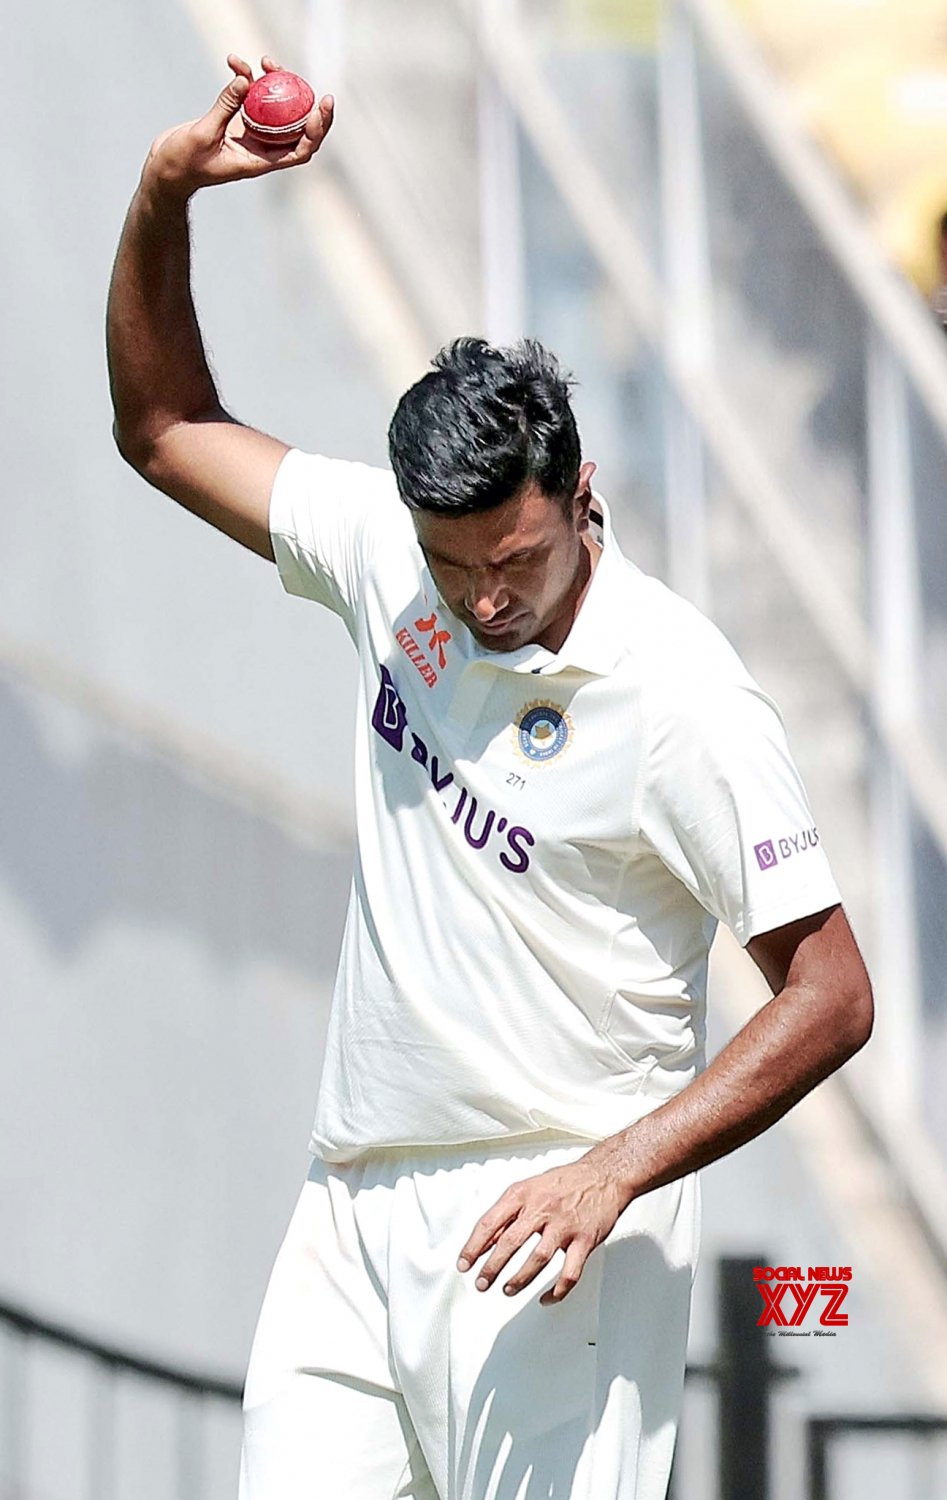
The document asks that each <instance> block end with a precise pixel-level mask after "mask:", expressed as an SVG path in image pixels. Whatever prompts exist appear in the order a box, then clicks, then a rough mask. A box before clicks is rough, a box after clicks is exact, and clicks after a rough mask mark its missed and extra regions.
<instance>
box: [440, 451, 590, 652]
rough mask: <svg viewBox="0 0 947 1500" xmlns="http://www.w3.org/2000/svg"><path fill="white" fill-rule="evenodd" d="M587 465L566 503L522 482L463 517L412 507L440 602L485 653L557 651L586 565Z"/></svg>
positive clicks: (588, 476) (583, 467)
mask: <svg viewBox="0 0 947 1500" xmlns="http://www.w3.org/2000/svg"><path fill="white" fill-rule="evenodd" d="M594 472H595V464H594V463H585V464H583V465H582V467H581V469H580V470H579V482H578V485H577V487H576V492H575V495H574V497H573V499H572V502H571V504H570V505H569V506H567V507H565V508H564V507H563V506H562V504H561V503H560V502H559V501H558V500H550V499H549V498H548V497H547V496H546V495H544V494H543V493H542V491H541V490H540V489H539V488H538V486H537V485H536V484H535V483H534V482H533V481H530V483H529V484H528V485H526V486H525V487H524V488H523V489H522V490H521V491H520V493H519V494H518V495H515V496H514V497H513V498H512V499H511V500H507V501H506V502H505V503H504V504H503V505H498V506H497V507H496V508H495V509H494V510H488V511H477V512H474V513H473V514H471V515H466V516H439V515H434V514H432V512H430V511H423V510H422V511H413V512H412V515H413V517H414V526H415V530H416V532H417V537H418V542H419V544H420V547H421V551H422V552H423V553H424V556H425V559H426V561H427V565H428V567H429V569H430V571H431V576H432V578H433V579H434V582H435V583H436V585H437V589H438V593H439V594H440V596H441V598H442V599H443V600H444V603H445V604H446V605H447V607H448V608H449V609H450V610H451V611H452V613H453V614H455V615H456V616H457V618H458V619H459V620H462V621H463V622H464V624H465V625H466V626H467V628H468V629H469V630H470V632H471V634H472V635H473V637H474V638H475V640H476V641H478V642H479V644H480V645H481V646H483V647H485V648H486V649H487V650H488V651H516V650H517V649H518V648H519V647H520V646H525V645H526V644H527V643H528V642H533V641H535V642H537V643H538V644H540V645H543V646H546V647H547V649H548V650H550V651H558V649H559V647H560V646H561V645H562V643H563V641H564V640H565V638H566V636H567V635H568V633H569V627H570V626H571V624H572V620H573V618H574V614H575V604H576V599H577V597H578V594H579V592H580V591H581V589H582V587H583V586H584V583H585V582H586V581H587V579H588V576H589V572H590V568H589V560H588V551H587V547H586V542H585V536H586V534H587V532H588V515H589V502H590V500H591V498H592V491H591V488H590V485H591V479H592V475H593V474H594Z"/></svg>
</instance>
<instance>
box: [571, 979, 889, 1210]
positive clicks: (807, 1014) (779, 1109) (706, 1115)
mask: <svg viewBox="0 0 947 1500" xmlns="http://www.w3.org/2000/svg"><path fill="white" fill-rule="evenodd" d="M858 1014H859V1012H858V1008H857V1007H856V1006H854V1005H849V1004H846V1005H845V1006H842V1005H841V1004H834V1005H833V1004H831V1003H830V1002H829V1000H828V999H827V997H826V995H825V994H824V993H820V992H818V991H813V990H809V989H807V988H806V987H804V986H795V987H787V988H786V989H784V990H782V991H781V992H780V994H778V995H776V996H775V997H774V998H773V999H772V1000H771V1001H769V1003H768V1004H767V1005H765V1006H764V1007H763V1008H762V1010H760V1011H758V1012H757V1014H756V1015H755V1016H753V1017H752V1019H751V1020H750V1021H748V1022H747V1024H746V1026H744V1027H743V1029H742V1030H741V1031H739V1032H738V1033H737V1035H736V1036H735V1037H734V1038H733V1039H732V1041H730V1042H729V1043H728V1044H727V1046H726V1047H724V1048H723V1050H722V1051H721V1052H720V1053H718V1055H717V1056H716V1057H715V1058H714V1060H713V1062H711V1064H710V1065H709V1066H708V1067H707V1068H706V1070H705V1071H704V1072H703V1073H701V1074H700V1075H699V1076H698V1077H697V1078H695V1079H694V1081H693V1083H691V1084H690V1085H689V1086H688V1087H687V1088H685V1089H683V1090H682V1091H681V1093H680V1094H678V1095H676V1097H675V1098H673V1099H670V1100H668V1102H667V1103H666V1104H662V1105H661V1106H660V1107H659V1108H658V1109H656V1110H653V1111H652V1112H651V1113H650V1114H648V1115H645V1116H644V1118H643V1119H641V1120H639V1121H638V1122H637V1123H636V1124H634V1125H632V1126H630V1127H629V1128H628V1129H627V1130H624V1131H621V1132H620V1133H619V1134H617V1135H613V1136H609V1137H608V1138H607V1139H606V1140H604V1141H602V1142H600V1143H599V1144H598V1145H597V1146H594V1147H593V1148H592V1150H591V1151H590V1152H589V1157H590V1158H594V1159H595V1160H596V1162H597V1164H598V1165H599V1166H600V1167H601V1168H602V1170H603V1172H605V1173H606V1174H607V1176H608V1177H609V1178H610V1179H612V1180H613V1181H618V1182H620V1183H621V1184H622V1188H623V1194H624V1195H627V1199H628V1201H629V1202H630V1201H631V1199H632V1198H637V1197H640V1196H641V1194H642V1193H647V1192H650V1191H651V1190H652V1189H653V1188H657V1187H661V1186H663V1184H664V1183H667V1182H673V1181H674V1180H675V1179H676V1178H678V1177H683V1176H685V1175H686V1174H687V1173H688V1172H694V1171H697V1170H698V1169H699V1168H700V1167H705V1166H708V1165H709V1163H710V1162H713V1161H716V1160H717V1159H718V1158H719V1157H721V1156H725V1155H727V1153H728V1152H730V1151H733V1150H734V1149H735V1148H736V1147H737V1146H742V1145H744V1144H745V1143H746V1142H747V1141H750V1140H753V1138H754V1137H755V1136H757V1135H760V1134H761V1133H762V1132H763V1131H764V1130H766V1129H768V1128H769V1126H770V1125H773V1124H775V1122H776V1121H777V1120H779V1119H781V1117H782V1116H783V1115H784V1114H786V1113H787V1111H788V1110H790V1109H791V1108H792V1106H793V1105H794V1104H796V1103H797V1102H798V1101H799V1100H800V1099H802V1098H803V1097H804V1096H805V1095H806V1094H807V1093H809V1091H810V1090H811V1089H813V1088H815V1086H816V1084H818V1083H821V1082H822V1080H823V1079H824V1078H827V1077H828V1076H829V1075H830V1074H831V1073H833V1072H835V1070H836V1069H837V1068H839V1067H841V1065H842V1064H843V1063H844V1062H846V1061H847V1060H848V1058H849V1057H851V1056H852V1055H853V1054H854V1053H855V1052H856V1051H857V1050H858V1048H859V1047H860V1046H861V1045H862V1044H863V1041H864V1040H865V1036H864V1035H863V1034H862V1033H861V1031H860V1030H859V1022H858V1021H857V1019H852V1020H851V1021H849V1020H845V1019H843V1017H848V1018H857V1016H858Z"/></svg>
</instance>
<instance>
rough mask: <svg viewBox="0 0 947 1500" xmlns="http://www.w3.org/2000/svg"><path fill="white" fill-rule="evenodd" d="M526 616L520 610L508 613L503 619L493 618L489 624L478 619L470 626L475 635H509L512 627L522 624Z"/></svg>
mask: <svg viewBox="0 0 947 1500" xmlns="http://www.w3.org/2000/svg"><path fill="white" fill-rule="evenodd" d="M525 617H526V616H525V612H524V611H523V610H520V611H519V613H518V614H515V615H508V616H507V617H506V618H505V619H503V620H491V621H490V622H489V624H487V625H484V624H482V623H481V622H479V621H478V622H477V623H476V624H474V625H471V627H470V628H471V630H472V631H473V632H474V634H475V635H479V634H481V633H483V634H484V635H509V633H510V631H511V629H512V628H513V627H514V626H515V625H518V624H520V623H521V622H522V621H523V620H524V619H525Z"/></svg>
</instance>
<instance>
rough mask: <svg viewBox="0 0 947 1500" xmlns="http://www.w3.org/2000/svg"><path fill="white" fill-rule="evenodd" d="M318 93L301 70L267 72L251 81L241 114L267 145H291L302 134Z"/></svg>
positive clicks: (250, 129) (245, 124)
mask: <svg viewBox="0 0 947 1500" xmlns="http://www.w3.org/2000/svg"><path fill="white" fill-rule="evenodd" d="M315 102H316V96H315V94H314V93H313V91H312V89H311V88H310V87H309V85H308V83H307V82H306V80H305V78H300V77H299V75H298V73H286V72H283V71H282V70H280V71H279V72H276V71H274V72H272V73H264V74H263V76H262V78H258V79H257V80H256V82H255V83H251V85H250V88H249V91H248V93H247V97H246V98H245V99H244V101H243V108H242V110H241V114H242V116H243V123H244V126H245V128H246V129H247V131H248V132H249V134H250V135H252V136H254V137H255V138H256V140H258V141H264V142H265V143H266V144H267V145H268V146H283V145H292V144H293V143H294V142H295V141H298V140H299V137H300V136H301V135H302V133H303V129H304V128H305V124H306V121H307V120H308V118H309V115H310V113H311V111H312V107H313V105H314V104H315Z"/></svg>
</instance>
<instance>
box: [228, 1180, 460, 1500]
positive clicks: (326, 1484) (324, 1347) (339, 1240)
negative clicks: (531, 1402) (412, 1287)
mask: <svg viewBox="0 0 947 1500" xmlns="http://www.w3.org/2000/svg"><path fill="white" fill-rule="evenodd" d="M396 1496H397V1497H405V1500H407V1497H411V1500H437V1496H436V1493H435V1491H434V1488H433V1486H432V1485H431V1482H430V1478H429V1476H428V1473H427V1469H426V1467H425V1465H424V1462H423V1460H422V1458H421V1456H420V1451H419V1448H418V1443H417V1438H416V1437H415V1435H414V1431H413V1428H412V1426H411V1423H410V1421H409V1420H408V1417H407V1414H406V1408H405V1404H404V1401H403V1399H402V1396H401V1394H400V1392H399V1391H398V1390H397V1389H396V1388H395V1383H394V1382H393V1380H392V1377H391V1371H390V1363H389V1358H388V1337H387V1305H386V1298H385V1294H384V1291H383V1289H382V1288H381V1287H380V1286H379V1285H378V1282H377V1279H376V1278H375V1277H374V1276H373V1274H372V1272H371V1270H370V1268H369V1266H368V1265H367V1264H366V1260H365V1256H364V1254H363V1251H362V1246H361V1242H360V1239H359V1235H358V1233H357V1230H356V1226H355V1221H354V1215H353V1207H352V1195H351V1193H350V1191H349V1189H348V1187H347V1186H346V1184H345V1183H344V1182H343V1181H342V1180H340V1178H339V1176H338V1174H333V1173H332V1172H331V1171H328V1170H327V1169H326V1167H325V1165H324V1164H323V1163H322V1162H319V1161H316V1160H314V1161H313V1162H312V1164H311V1167H310V1171H309V1175H308V1177H307V1180H306V1182H305V1183H304V1184H303V1188H302V1191H301V1193H300V1195H299V1198H298V1200H297V1203H296V1207H295V1209H294V1211H293V1214H292V1217H291V1219H290V1223H289V1227H288V1229H287V1231H286V1234H285V1237H284V1239H283V1242H282V1244H281V1245H280V1248H279V1251H278V1253H277V1256H276V1260H275V1262H274V1264H273V1269H272V1271H271V1274H270V1278H269V1282H268V1284H267V1288H266V1293H265V1295H264V1298H263V1305H262V1308H261V1310H260V1315H259V1318H258V1321H257V1327H256V1331H255V1333H254V1337H253V1345H252V1349H251V1352H250V1361H249V1365H248V1368H247V1376H246V1381H245V1385H244V1395H243V1445H242V1449H241V1456H240V1490H239V1500H395V1497H396Z"/></svg>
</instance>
